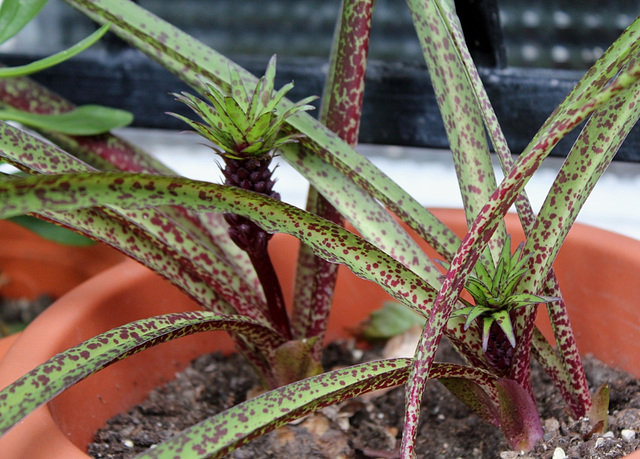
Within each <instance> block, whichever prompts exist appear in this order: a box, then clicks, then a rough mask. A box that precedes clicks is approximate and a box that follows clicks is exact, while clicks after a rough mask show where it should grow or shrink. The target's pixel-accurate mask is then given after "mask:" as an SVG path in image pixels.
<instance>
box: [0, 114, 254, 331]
mask: <svg viewBox="0 0 640 459" xmlns="http://www.w3.org/2000/svg"><path fill="white" fill-rule="evenodd" d="M0 129H1V132H3V133H4V135H3V136H0V156H2V157H4V158H6V159H7V160H8V161H9V162H11V163H12V164H14V165H16V166H18V167H21V168H28V169H29V170H36V171H38V172H45V173H51V172H54V171H57V172H77V171H93V168H90V167H88V166H87V165H86V164H83V163H82V162H80V161H78V160H76V159H75V158H73V157H72V156H70V155H67V154H66V153H64V152H62V151H60V150H59V149H57V148H55V147H54V146H51V145H50V144H48V143H45V142H43V141H41V140H38V139H36V138H34V137H32V136H30V135H28V134H26V133H24V132H22V131H20V130H18V129H17V128H15V127H12V126H9V125H5V124H2V125H0ZM25 151H29V154H27V155H25V154H24V152H25ZM50 210H51V209H45V212H50ZM167 211H168V212H169V213H170V215H175V212H171V210H170V209H167ZM100 214H105V215H100ZM79 216H80V215H79V214H77V213H76V214H75V215H73V214H72V215H67V216H64V215H58V216H56V215H54V214H51V213H49V214H47V217H49V218H52V219H53V220H55V221H59V222H61V223H64V224H67V225H71V226H73V227H75V228H78V229H79V230H80V231H81V232H83V233H85V234H87V235H88V236H90V237H94V238H96V239H98V240H101V241H104V242H106V243H108V244H109V245H112V246H114V247H116V248H118V249H120V250H122V251H124V252H125V253H127V254H128V255H130V256H132V257H134V258H135V259H137V260H140V261H142V262H144V263H145V264H146V265H147V266H149V267H150V268H151V269H153V270H154V271H157V272H159V273H161V274H162V275H163V276H165V277H167V278H168V279H170V280H171V281H172V282H174V283H176V284H177V285H178V286H179V287H180V288H182V289H183V290H185V291H186V292H188V293H189V294H190V295H191V296H192V297H194V298H195V299H196V300H197V301H199V302H201V304H202V305H203V306H204V307H205V308H212V307H213V308H217V307H219V305H220V301H219V299H220V298H219V297H220V296H221V297H223V298H224V299H225V300H226V301H227V302H228V303H230V304H232V305H234V307H235V308H236V310H237V311H238V312H240V313H242V314H246V315H247V316H249V317H253V318H255V319H258V320H266V318H265V317H266V316H265V315H264V314H262V312H263V311H264V310H265V307H266V305H264V302H263V301H262V300H261V297H260V296H258V295H257V294H255V293H254V291H253V290H254V289H253V288H252V287H251V286H250V285H248V284H247V283H246V282H245V280H244V279H243V277H242V276H240V275H239V274H238V272H237V271H236V270H235V269H234V266H233V265H232V264H231V263H230V262H229V256H228V255H225V254H224V253H223V252H222V251H221V250H217V251H216V250H214V249H212V246H211V244H203V242H202V240H201V239H200V238H198V237H192V236H191V235H192V234H193V233H192V232H187V231H185V229H184V228H185V227H186V228H190V226H189V225H185V224H184V223H185V222H181V224H179V225H178V224H176V223H175V222H174V221H172V219H171V218H169V217H168V216H167V215H165V212H164V211H161V210H158V209H145V210H144V211H139V210H136V209H128V210H124V209H122V208H120V207H118V206H117V205H116V206H111V209H110V210H107V209H102V210H99V211H97V213H96V212H94V213H93V214H92V215H88V214H87V213H86V212H84V213H83V214H82V216H84V217H85V218H86V219H87V220H88V221H92V222H93V224H92V225H86V224H85V221H86V220H85V219H83V218H78V217H79ZM179 221H180V220H179ZM187 223H188V222H187ZM74 225H75V226H74ZM136 229H141V230H143V231H142V233H140V232H137V231H135V230H136ZM116 235H118V236H119V237H117V236H116ZM144 235H147V236H148V237H147V238H145V237H144ZM154 241H158V242H159V245H158V244H154V243H153V242H154ZM214 247H215V246H214ZM175 258H180V260H181V261H180V262H177V261H176V260H173V259H175ZM214 270H215V272H216V275H212V271H214ZM203 281H204V282H203ZM216 292H217V293H216ZM214 310H218V311H219V312H229V311H220V310H219V309H214Z"/></svg>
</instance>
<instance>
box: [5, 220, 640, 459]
mask: <svg viewBox="0 0 640 459" xmlns="http://www.w3.org/2000/svg"><path fill="white" fill-rule="evenodd" d="M435 213H436V215H437V216H438V217H439V218H440V219H441V220H442V221H444V222H445V223H446V224H448V225H449V226H450V227H451V228H452V229H454V231H456V232H457V233H458V234H464V232H465V224H464V217H463V215H462V213H461V212H460V211H457V210H437V211H435ZM507 226H508V230H509V232H510V233H511V234H512V235H513V242H514V244H517V243H518V241H519V239H521V238H522V237H523V236H522V231H521V230H520V231H518V229H517V228H518V227H519V224H518V222H517V217H515V216H513V215H509V216H508V218H507ZM270 250H271V253H272V256H273V259H274V263H275V264H276V266H277V269H278V272H279V274H280V276H281V278H282V279H283V283H284V289H285V291H289V292H290V291H291V280H290V279H291V278H292V276H293V269H294V264H293V263H292V260H294V259H295V253H296V250H297V241H296V240H295V239H293V238H291V237H289V236H283V235H277V236H276V237H274V238H273V242H272V244H271V247H270ZM430 255H431V256H434V254H433V253H430ZM555 268H556V272H557V275H558V278H559V281H560V284H561V286H562V288H563V294H564V296H565V299H566V302H567V304H568V307H569V312H570V315H571V318H572V321H573V325H574V328H575V331H576V337H577V340H578V346H579V348H580V350H581V352H582V353H583V354H584V353H592V354H594V355H595V356H596V357H597V358H598V359H600V360H602V361H603V362H605V363H607V364H609V365H611V366H614V367H618V368H620V369H623V370H625V371H627V372H629V373H631V374H633V375H635V376H637V377H640V355H638V353H637V352H635V351H634V347H635V346H634V342H635V341H637V339H638V337H639V336H638V329H640V328H639V326H640V317H639V316H638V314H637V312H636V311H635V310H636V308H637V298H638V297H639V296H640V285H638V283H637V282H635V279H634V278H635V277H636V276H637V273H638V272H640V241H637V240H633V239H630V238H626V237H624V236H619V235H615V234H613V233H609V232H606V231H602V230H598V229H595V228H591V227H588V226H584V225H576V226H575V227H574V229H573V230H572V231H571V233H570V235H569V237H568V239H567V241H566V243H565V245H564V246H563V248H562V249H561V251H560V254H559V256H558V259H557V261H556V264H555ZM619 287H623V288H621V289H620V290H616V289H618V288H619ZM88 294H92V295H96V296H98V299H97V301H96V302H95V303H93V302H92V303H89V302H88V300H87V299H86V295H88ZM388 298H389V297H388V296H387V295H386V294H385V293H384V292H383V291H382V290H381V289H380V288H379V287H378V286H376V285H374V284H372V283H370V282H367V281H364V280H362V279H359V278H357V277H355V276H354V275H353V274H351V273H350V272H349V271H348V270H347V269H344V268H341V269H340V275H339V280H338V284H337V287H336V294H335V298H334V307H333V310H332V312H331V316H330V321H329V331H328V334H327V340H328V341H331V340H335V339H338V338H344V337H348V336H349V330H350V329H353V328H354V327H356V326H357V325H358V324H359V323H360V322H362V321H363V320H365V319H366V318H367V317H368V316H369V314H370V313H371V311H373V310H375V309H377V308H379V307H381V306H382V304H383V302H385V301H387V300H388ZM196 308H197V306H196V305H195V304H194V303H193V302H191V301H190V300H189V299H187V298H186V297H185V296H184V295H183V294H182V293H180V292H179V291H178V290H177V289H176V288H174V287H172V286H170V285H169V284H168V283H166V282H165V281H163V280H161V279H160V278H159V277H158V276H156V275H154V274H152V273H150V272H149V271H148V270H147V269H146V268H143V267H141V266H139V265H138V264H136V263H134V262H130V261H127V262H124V263H123V264H121V265H119V266H117V267H115V268H112V269H110V270H109V271H107V272H105V273H103V274H101V275H99V276H97V277H95V278H94V279H92V280H91V281H90V282H87V283H85V284H83V285H82V286H80V287H78V288H77V289H75V290H73V291H72V292H70V293H69V294H68V295H66V296H65V297H64V298H63V299H61V300H60V301H59V302H57V303H56V305H55V306H54V307H53V308H52V309H50V310H48V311H46V312H45V313H44V314H43V315H42V316H40V317H39V318H38V319H37V320H36V321H34V323H33V324H32V325H31V326H30V327H29V328H28V329H27V330H26V331H25V332H24V333H23V336H21V337H20V339H19V340H18V342H17V343H16V345H14V347H13V348H12V349H11V350H10V351H9V353H8V354H7V357H6V358H5V359H4V360H3V361H2V363H0V386H2V387H4V386H6V385H7V384H9V383H10V382H12V381H13V380H15V379H16V378H17V377H19V376H20V375H22V374H24V373H25V372H26V371H28V370H29V369H31V368H33V367H34V366H35V365H37V364H39V363H41V362H42V361H44V360H46V359H47V358H49V357H51V356H52V355H53V354H55V353H56V352H59V351H60V350H63V349H66V348H68V347H70V346H72V345H74V344H77V343H78V342H80V341H82V340H84V339H87V338H89V337H92V336H94V335H96V334H98V333H100V332H103V331H106V330H108V329H109V328H112V327H115V326H117V325H121V324H124V323H126V322H130V321H132V320H136V319H141V318H145V317H149V316H152V315H158V314H163V313H168V312H172V311H184V310H192V309H196ZM603 310H606V311H607V314H606V315H603V314H602V311H603ZM58 312H60V313H63V314H66V316H65V317H63V318H62V319H56V318H55V317H54V316H56V315H57V314H58ZM541 315H542V314H541ZM57 320H60V321H61V322H60V325H58V322H56V321H57ZM85 320H89V322H90V323H89V324H88V325H80V324H82V323H83V322H84V321H85ZM538 323H539V325H540V327H541V329H542V330H543V332H544V333H545V334H549V333H550V328H549V327H548V325H547V324H545V321H544V320H543V319H542V318H540V319H539V321H538ZM63 324H64V326H65V327H68V328H65V329H63V328H62V325H63ZM29 339H35V340H36V341H37V342H38V343H40V344H47V345H50V347H47V348H45V349H40V348H38V346H36V345H35V344H34V345H32V344H30V343H29V342H28V340H29ZM602 344H605V345H604V346H601V345H602ZM214 350H222V351H223V352H227V353H228V352H231V351H232V350H233V345H232V343H231V341H230V339H229V338H228V337H227V336H226V335H225V334H223V333H220V332H206V333H201V334H197V335H192V336H189V337H186V338H181V339H179V340H176V341H173V342H170V343H165V344H162V345H160V346H157V347H155V348H152V349H150V350H147V351H145V352H143V353H141V354H138V355H136V356H134V357H132V358H127V359H125V360H124V361H121V362H118V363H116V364H114V365H112V366H110V367H109V368H107V369H106V370H103V371H101V372H100V373H98V374H96V375H93V376H91V377H89V378H87V379H86V380H84V381H82V382H81V383H79V384H77V385H76V386H74V387H73V388H72V389H70V390H68V391H67V392H65V393H64V394H63V395H61V396H59V397H57V398H56V399H54V400H53V401H52V402H50V403H49V405H48V406H46V407H43V408H41V409H39V410H37V411H36V412H35V413H33V414H32V415H31V416H30V417H28V418H26V419H25V421H24V422H23V423H22V424H20V425H19V426H17V427H16V428H14V429H13V430H12V431H11V432H9V433H8V434H7V435H6V436H5V437H3V438H2V439H1V440H0V450H2V451H3V457H5V458H24V457H29V458H44V457H65V458H87V457H88V456H87V455H86V453H84V452H83V451H85V450H86V445H87V444H88V443H89V442H90V441H91V439H92V437H93V435H94V432H95V431H96V430H97V429H98V428H99V427H101V426H102V425H103V424H104V422H105V421H106V420H107V419H109V418H110V417H112V416H113V415H114V414H116V413H119V412H123V411H125V410H127V409H128V408H130V407H131V406H133V405H135V404H137V403H139V402H140V401H142V400H143V399H144V398H145V397H146V395H147V394H148V392H149V391H150V390H151V389H152V388H153V387H156V386H158V385H160V384H162V383H164V382H166V381H168V380H170V379H173V378H174V376H175V373H176V372H178V371H180V370H182V369H183V368H184V367H185V366H186V365H187V364H188V363H189V362H190V361H191V360H192V359H194V358H195V357H197V356H198V355H201V354H203V353H208V352H212V351H214ZM625 350H626V351H627V352H623V351H625ZM29 428H33V429H34V430H30V429H29ZM58 446H60V447H62V448H64V449H63V450H61V451H60V452H58V453H55V454H54V453H52V451H56V450H55V449H54V448H56V447H58ZM628 457H634V458H635V457H640V453H633V454H632V455H630V456H628Z"/></svg>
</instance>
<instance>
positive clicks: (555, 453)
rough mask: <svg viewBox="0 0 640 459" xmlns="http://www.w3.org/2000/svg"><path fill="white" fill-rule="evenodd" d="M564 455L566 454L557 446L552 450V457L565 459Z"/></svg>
mask: <svg viewBox="0 0 640 459" xmlns="http://www.w3.org/2000/svg"><path fill="white" fill-rule="evenodd" d="M565 457H567V455H566V454H565V452H564V450H563V449H562V448H560V447H559V446H558V447H557V448H556V449H554V450H553V459H565Z"/></svg>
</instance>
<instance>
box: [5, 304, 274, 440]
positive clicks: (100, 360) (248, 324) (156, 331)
mask: <svg viewBox="0 0 640 459" xmlns="http://www.w3.org/2000/svg"><path fill="white" fill-rule="evenodd" d="M210 330H226V331H230V332H235V333H241V334H244V335H248V336H250V338H251V340H252V341H253V342H255V343H256V344H257V345H259V346H262V347H264V348H271V349H275V347H276V346H278V345H279V344H281V343H282V342H283V341H282V339H281V338H280V337H279V336H278V334H277V333H275V331H273V330H272V329H271V328H269V327H265V326H264V325H263V324H261V323H259V322H256V321H254V320H251V319H247V318H246V317H241V316H232V315H227V316H222V315H215V314H213V313H210V312H198V311H194V312H181V313H173V314H166V315H162V316H156V317H152V318H150V319H143V320H138V321H135V322H131V323H129V324H127V325H123V326H121V327H117V328H114V329H112V330H110V331H108V332H105V333H102V334H100V335H98V336H96V337H95V338H91V339H89V340H87V341H85V342H83V343H81V344H79V345H77V346H74V347H72V348H71V349H69V350H67V351H64V352H61V353H59V354H57V355H55V356H53V357H52V358H51V359H49V360H48V361H46V362H45V363H43V364H42V365H40V366H38V367H36V368H35V369H33V370H31V371H30V372H29V373H27V374H26V375H24V376H23V377H21V378H20V379H18V380H17V381H16V382H14V383H13V384H11V385H9V386H8V387H6V388H5V389H3V390H2V391H0V412H2V416H1V417H0V434H4V433H5V432H6V431H7V430H9V429H10V428H11V427H13V426H14V425H15V424H16V423H17V422H19V421H20V420H21V419H23V418H24V417H25V416H27V415H28V414H29V413H31V412H32V411H33V410H35V409H36V408H38V407H40V406H42V405H44V404H45V403H47V402H48V401H49V400H51V399H52V398H54V397H55V396H56V395H58V394H59V393H60V392H62V391H64V390H65V389H68V388H69V387H71V386H72V385H74V384H75V383H77V382H79V381H81V380H82V379H84V378H86V377H87V376H90V375H92V374H93V373H95V372H97V371H99V370H101V369H103V368H105V367H106V366H108V365H110V364H112V363H114V362H117V361H118V360H122V359H124V358H126V357H128V356H130V355H133V354H137V353H138V352H141V351H144V350H145V349H149V348H150V347H153V346H156V345H158V344H160V343H164V342H167V341H171V340H173V339H176V338H180V337H182V336H187V335H191V334H193V333H199V332H203V331H210Z"/></svg>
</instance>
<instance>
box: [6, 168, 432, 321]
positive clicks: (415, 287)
mask: <svg viewBox="0 0 640 459" xmlns="http://www.w3.org/2000/svg"><path fill="white" fill-rule="evenodd" d="M0 198H1V199H0V218H4V217H11V216H14V215H20V214H23V213H28V212H41V211H44V210H57V211H64V210H72V209H77V208H84V207H94V206H96V205H116V204H117V205H118V206H119V207H121V208H127V207H131V208H138V209H139V208H145V207H153V206H164V205H177V206H181V207H184V208H187V209H190V210H193V211H195V212H211V211H218V212H229V213H234V214H238V215H241V216H243V217H247V218H249V219H251V220H254V221H255V222H256V223H258V224H259V225H260V226H261V227H262V228H264V229H265V231H268V232H283V233H287V234H291V235H292V236H295V237H297V238H299V239H300V240H301V241H303V242H304V243H305V244H307V245H309V247H311V248H312V249H313V250H314V253H315V254H316V255H318V256H320V257H322V258H324V259H325V260H327V261H330V262H332V263H342V264H345V265H346V266H347V267H348V268H349V269H351V270H352V271H353V272H354V273H355V274H356V275H358V276H360V277H362V278H364V279H368V280H371V281H374V282H376V283H378V284H379V285H380V286H381V287H382V288H383V289H385V291H387V292H388V293H389V294H390V295H392V296H393V297H395V298H396V299H397V300H398V301H400V302H402V303H404V304H406V305H407V306H409V307H411V308H413V309H415V310H417V311H418V312H420V313H421V314H423V315H425V314H429V311H430V310H431V305H432V302H433V299H434V297H435V291H434V289H433V287H431V286H430V285H429V284H428V283H426V282H425V281H424V280H423V279H422V278H420V277H419V276H417V275H416V274H414V273H413V272H412V271H411V270H409V269H407V268H406V267H405V266H404V265H402V264H401V263H399V262H397V261H396V260H394V259H393V258H391V257H390V256H389V255H387V254H386V253H384V252H382V251H381V250H379V249H377V248H376V247H375V246H374V245H372V244H370V243H369V242H367V241H365V240H363V239H362V238H361V237H359V236H356V235H355V234H353V233H351V232H349V231H347V230H345V229H344V228H342V227H340V226H338V225H335V224H332V223H331V222H328V221H326V220H324V219H322V218H319V217H317V216H315V215H312V214H310V213H308V212H305V211H303V210H301V209H298V208H296V207H294V206H291V205H288V204H285V203H282V202H280V201H276V200H274V199H271V198H269V197H267V196H263V195H260V194H257V193H252V192H249V191H246V190H242V189H239V188H235V187H226V186H223V185H216V184H212V183H208V182H199V181H196V180H189V179H184V178H182V177H166V176H152V175H144V174H125V173H100V174H98V173H81V174H67V175H57V176H56V175H48V176H42V175H41V176H33V177H27V178H21V179H17V180H13V181H10V182H8V183H6V182H3V183H0Z"/></svg>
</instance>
